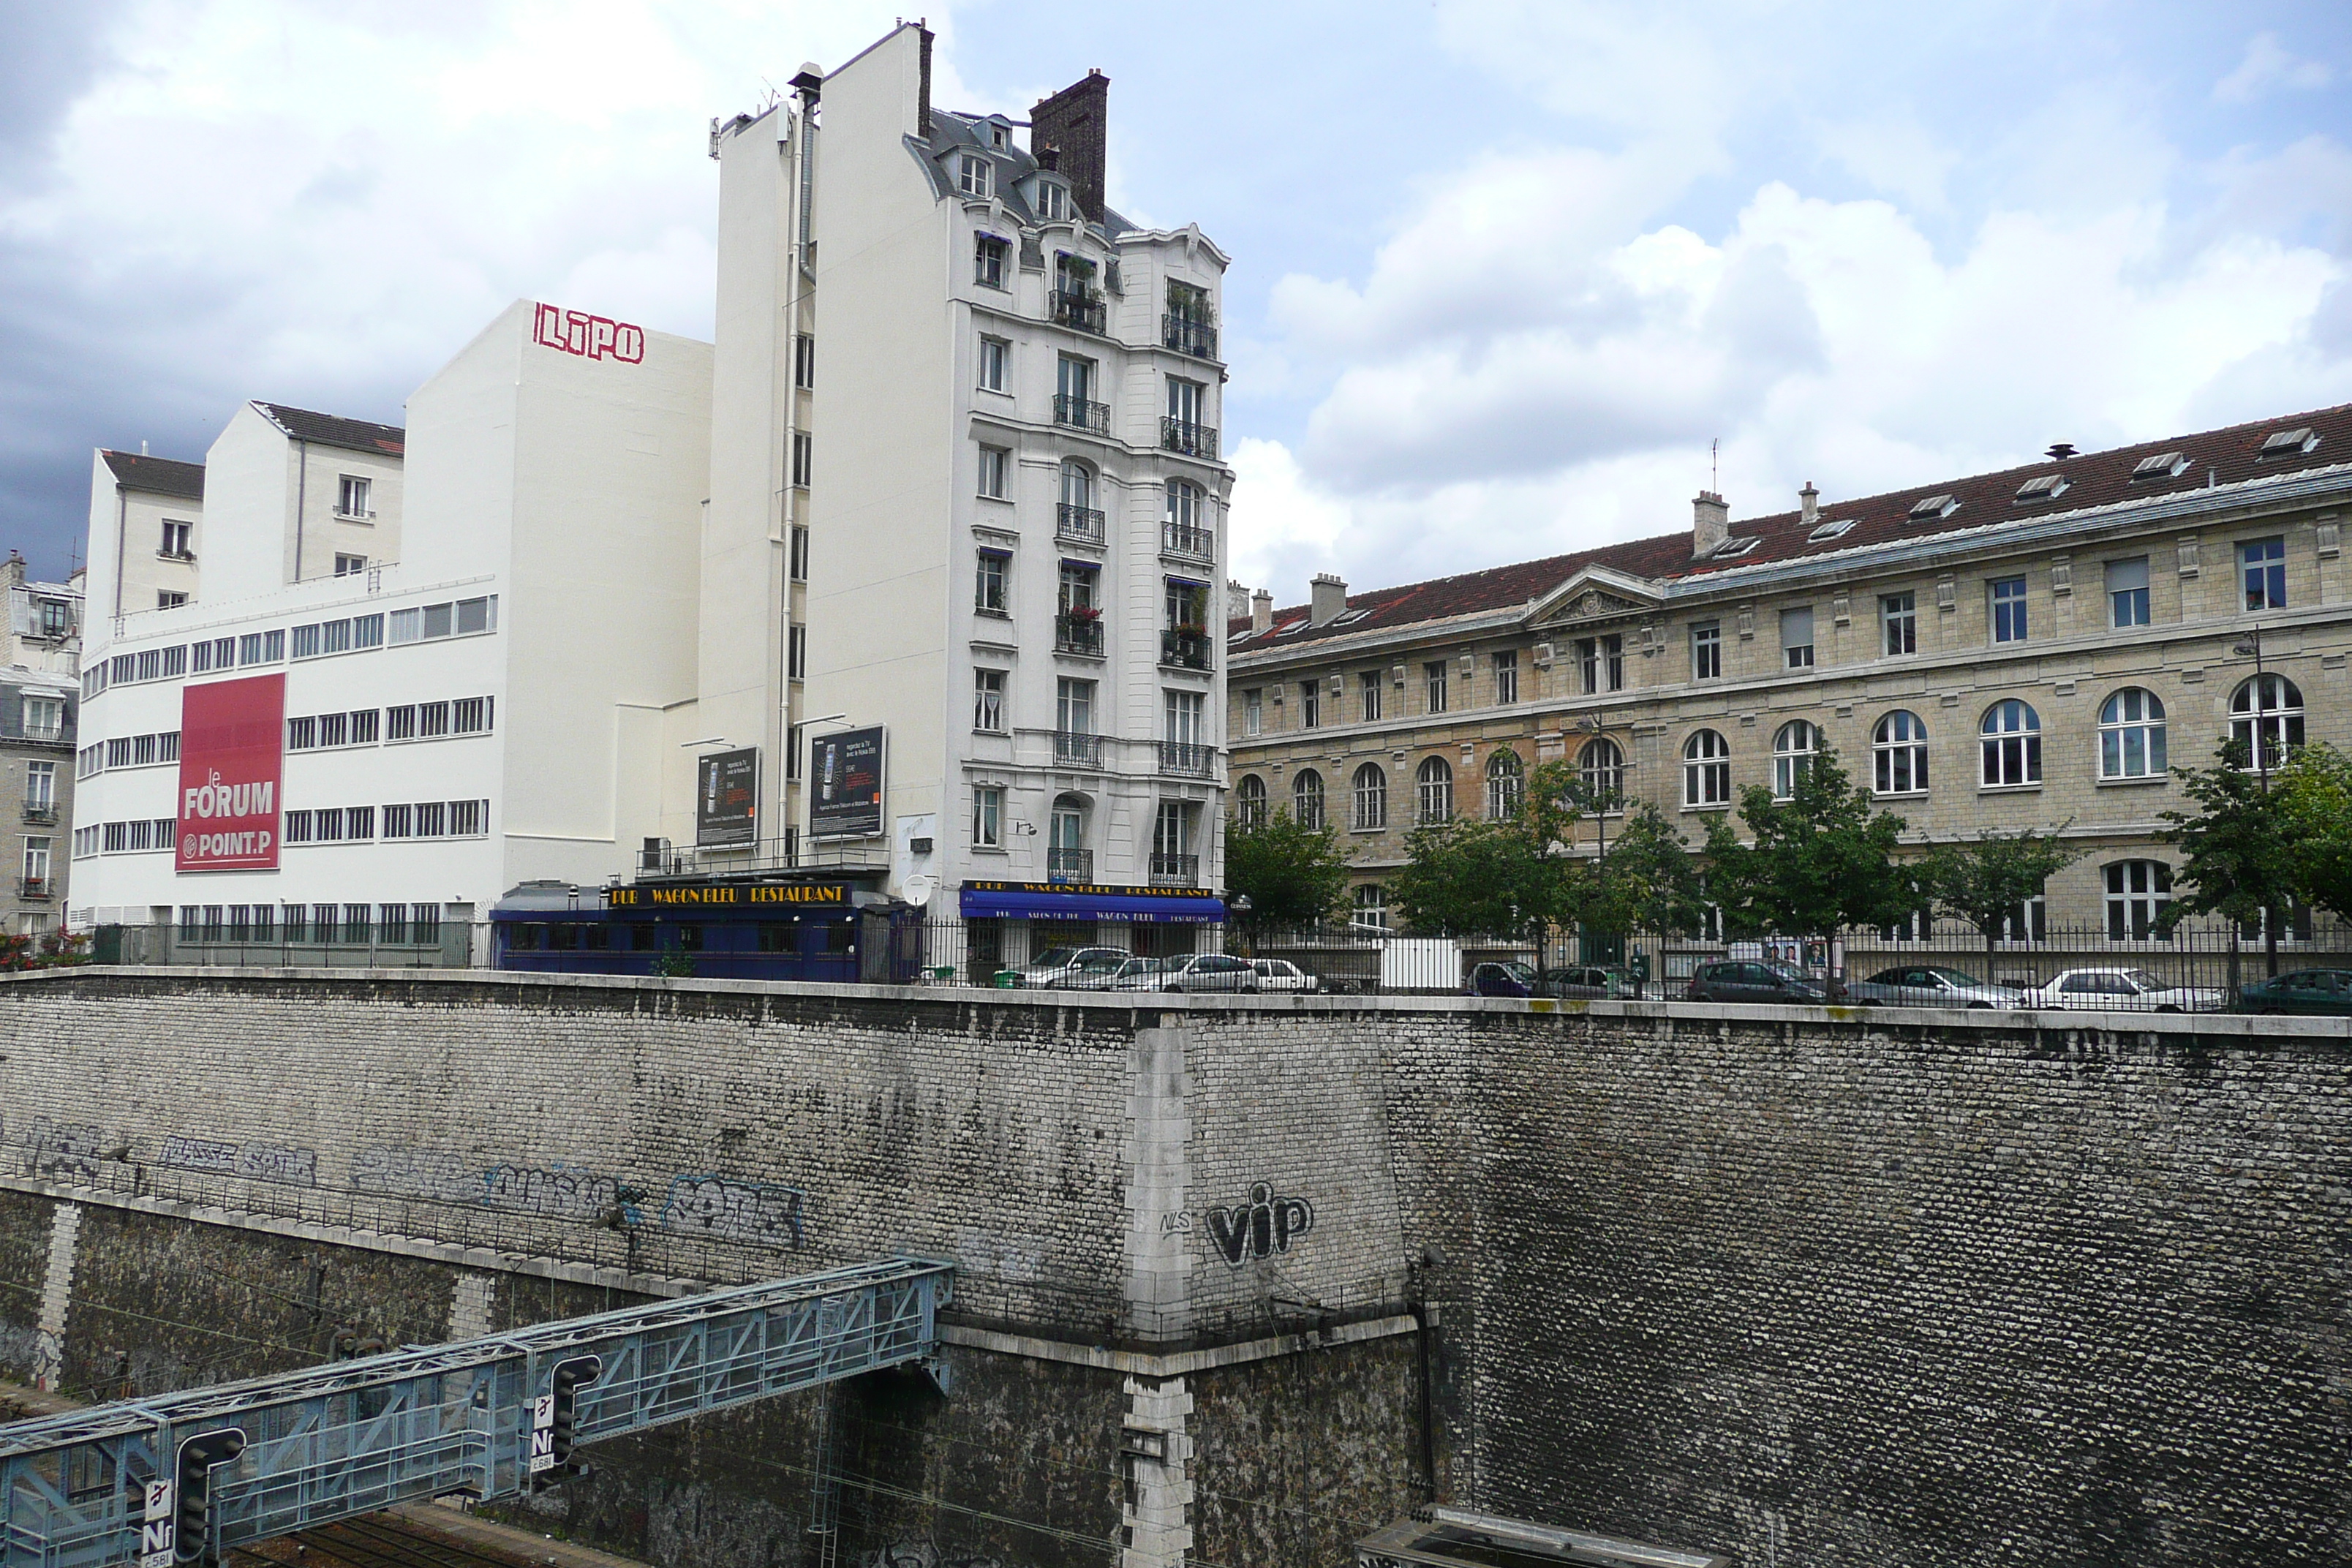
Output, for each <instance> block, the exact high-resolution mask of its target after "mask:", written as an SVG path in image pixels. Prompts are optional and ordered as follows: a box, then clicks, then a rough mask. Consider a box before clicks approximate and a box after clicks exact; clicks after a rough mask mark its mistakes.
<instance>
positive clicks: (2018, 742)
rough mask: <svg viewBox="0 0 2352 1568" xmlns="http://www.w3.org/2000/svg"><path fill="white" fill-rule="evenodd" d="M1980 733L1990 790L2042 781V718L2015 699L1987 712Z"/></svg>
mask: <svg viewBox="0 0 2352 1568" xmlns="http://www.w3.org/2000/svg"><path fill="white" fill-rule="evenodd" d="M1979 732H1980V733H1981V735H1982V736H1983V750H1984V773H1983V782H1984V786H1985V787H1986V788H1987V789H2000V788H2005V787H2008V786H2011V785H2014V784H2040V783H2041V782H2042V715H2040V714H2039V713H2036V712H2035V711H2034V710H2032V708H2030V707H2028V706H2027V705H2026V704H2025V703H2022V702H2020V701H2019V700H2017V699H2015V698H2014V697H2012V698H2011V699H2009V700H2007V701H2005V702H1996V703H1994V704H1993V705H1992V706H1991V707H1990V708H1988V709H1987V710H1985V716H1984V722H1983V723H1982V724H1981V725H1979Z"/></svg>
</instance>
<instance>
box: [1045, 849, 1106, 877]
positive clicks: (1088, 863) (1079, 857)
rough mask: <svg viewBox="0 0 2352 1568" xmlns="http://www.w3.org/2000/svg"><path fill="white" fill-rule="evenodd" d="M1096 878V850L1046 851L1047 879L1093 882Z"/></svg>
mask: <svg viewBox="0 0 2352 1568" xmlns="http://www.w3.org/2000/svg"><path fill="white" fill-rule="evenodd" d="M1094 879H1095V852H1094V851H1093V850H1091V849H1048V850H1046V851H1045V880H1047V881H1049V882H1091V881H1093V880H1094Z"/></svg>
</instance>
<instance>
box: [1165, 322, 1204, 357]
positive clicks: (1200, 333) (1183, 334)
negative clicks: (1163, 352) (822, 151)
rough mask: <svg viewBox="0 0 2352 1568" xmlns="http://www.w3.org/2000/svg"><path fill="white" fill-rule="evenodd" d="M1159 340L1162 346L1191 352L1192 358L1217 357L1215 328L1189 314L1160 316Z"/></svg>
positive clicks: (1180, 351) (1186, 352) (1179, 351)
mask: <svg viewBox="0 0 2352 1568" xmlns="http://www.w3.org/2000/svg"><path fill="white" fill-rule="evenodd" d="M1160 344H1161V346H1162V347H1165V348H1171V349H1174V350H1175V351H1176V352H1177V353H1180V354H1191V355H1192V357H1193V358H1194V359H1214V358H1216V357H1217V329H1216V328H1214V327H1213V326H1211V325H1210V324H1209V323H1208V322H1206V321H1194V320H1193V319H1192V317H1190V316H1173V315H1171V316H1162V317H1160Z"/></svg>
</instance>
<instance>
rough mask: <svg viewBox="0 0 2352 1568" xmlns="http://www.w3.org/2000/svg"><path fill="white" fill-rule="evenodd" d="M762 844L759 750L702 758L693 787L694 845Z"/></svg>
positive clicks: (748, 747) (752, 748)
mask: <svg viewBox="0 0 2352 1568" xmlns="http://www.w3.org/2000/svg"><path fill="white" fill-rule="evenodd" d="M759 841H760V751H759V748H758V747H756V746H746V747H744V748H743V749H742V750H741V751H740V752H719V754H718V755H716V756H710V757H704V758H702V759H701V761H700V763H699V764H698V773H697V774H696V778H695V787H694V842H695V846H696V847H698V848H702V847H710V846H714V845H716V846H719V847H725V846H728V845H751V844H757V843H758V842H759Z"/></svg>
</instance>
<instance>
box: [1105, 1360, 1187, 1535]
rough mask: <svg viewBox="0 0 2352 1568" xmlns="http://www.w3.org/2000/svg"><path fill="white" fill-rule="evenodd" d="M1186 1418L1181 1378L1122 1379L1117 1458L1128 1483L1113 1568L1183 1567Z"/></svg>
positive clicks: (1185, 1391) (1185, 1504) (1184, 1394)
mask: <svg viewBox="0 0 2352 1568" xmlns="http://www.w3.org/2000/svg"><path fill="white" fill-rule="evenodd" d="M1190 1415H1192V1394H1191V1393H1190V1392H1189V1391H1188V1390H1187V1389H1186V1388H1185V1386H1184V1380H1183V1379H1182V1378H1181V1377H1169V1378H1149V1377H1130V1378H1129V1379H1128V1380H1127V1420H1126V1423H1125V1431H1124V1433H1123V1435H1122V1437H1123V1440H1122V1442H1121V1443H1120V1449H1121V1456H1120V1458H1121V1462H1122V1463H1123V1464H1124V1465H1125V1466H1126V1468H1127V1473H1128V1477H1129V1480H1130V1481H1131V1482H1132V1485H1131V1486H1130V1487H1129V1497H1130V1500H1129V1502H1128V1503H1126V1504H1125V1505H1124V1506H1123V1507H1122V1508H1121V1510H1120V1513H1119V1523H1120V1524H1121V1525H1122V1526H1123V1527H1124V1529H1123V1530H1122V1532H1121V1533H1122V1534H1123V1536H1124V1537H1125V1542H1126V1544H1125V1546H1124V1547H1123V1548H1122V1549H1121V1551H1120V1552H1119V1557H1118V1563H1119V1568H1183V1563H1184V1556H1185V1553H1186V1552H1190V1551H1192V1437H1191V1436H1189V1435H1187V1433H1186V1432H1185V1427H1186V1426H1187V1425H1188V1422H1187V1420H1186V1417H1188V1416H1190Z"/></svg>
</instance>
